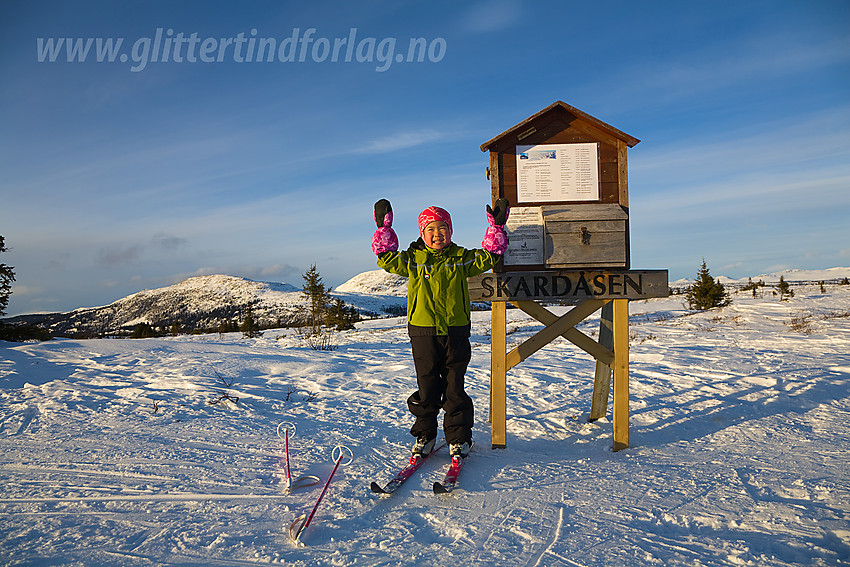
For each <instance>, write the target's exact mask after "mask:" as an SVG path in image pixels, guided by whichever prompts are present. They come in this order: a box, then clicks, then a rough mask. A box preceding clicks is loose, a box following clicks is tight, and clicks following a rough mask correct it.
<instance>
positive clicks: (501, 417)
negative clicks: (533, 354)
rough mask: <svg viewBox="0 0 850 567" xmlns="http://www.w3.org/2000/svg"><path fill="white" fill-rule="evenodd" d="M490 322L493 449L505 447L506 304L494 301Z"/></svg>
mask: <svg viewBox="0 0 850 567" xmlns="http://www.w3.org/2000/svg"><path fill="white" fill-rule="evenodd" d="M491 305H492V311H491V320H490V422H491V423H492V431H493V448H494V449H504V448H505V447H507V413H508V401H507V348H508V339H507V304H506V303H504V302H503V301H494V302H493V303H492V304H491Z"/></svg>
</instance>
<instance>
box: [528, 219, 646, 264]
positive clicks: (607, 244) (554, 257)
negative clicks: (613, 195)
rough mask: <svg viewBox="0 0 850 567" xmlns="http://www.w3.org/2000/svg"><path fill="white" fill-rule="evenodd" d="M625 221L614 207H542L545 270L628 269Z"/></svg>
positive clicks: (627, 236) (627, 240)
mask: <svg viewBox="0 0 850 567" xmlns="http://www.w3.org/2000/svg"><path fill="white" fill-rule="evenodd" d="M628 218H629V216H628V213H627V212H626V211H625V209H623V207H621V206H620V205H618V204H616V203H584V204H577V205H569V206H546V207H543V223H544V238H545V244H544V246H545V248H544V258H545V265H546V267H547V268H575V267H610V268H628V267H629V235H628Z"/></svg>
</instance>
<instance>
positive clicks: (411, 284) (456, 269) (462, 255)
mask: <svg viewBox="0 0 850 567" xmlns="http://www.w3.org/2000/svg"><path fill="white" fill-rule="evenodd" d="M499 258H500V256H498V255H496V254H493V253H492V252H488V251H486V250H480V249H471V250H467V249H466V248H463V247H461V246H458V245H457V244H454V243H452V244H450V245H449V246H448V248H445V249H444V250H440V251H437V250H432V249H430V248H425V249H424V250H420V249H419V248H417V247H415V246H412V245H411V247H410V248H408V249H407V250H405V251H403V252H384V253H383V254H381V255H380V256H378V267H380V268H383V269H384V270H386V271H388V272H390V273H393V274H398V275H400V276H405V277H406V278H408V283H407V321H408V323H410V324H411V325H413V326H416V327H433V328H434V330H435V334H437V335H448V334H449V327H463V326H467V325H469V324H470V317H469V313H470V311H471V307H470V304H469V287H468V285H467V282H466V278H468V277H469V276H476V275H478V274H482V273H484V272H486V271H487V270H489V269H491V268H492V267H493V266H494V265H495V263H496V262H497V261H498V259H499Z"/></svg>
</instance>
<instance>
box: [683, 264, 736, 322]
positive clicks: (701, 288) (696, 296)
mask: <svg viewBox="0 0 850 567" xmlns="http://www.w3.org/2000/svg"><path fill="white" fill-rule="evenodd" d="M685 299H686V301H687V304H688V308H689V309H697V310H699V311H704V310H706V309H711V308H712V307H724V306H726V305H729V303H731V300H730V299H729V294H728V293H727V292H726V288H724V287H723V284H722V283H720V282H719V281H715V279H714V278H713V277H711V274H710V273H709V270H708V266H706V264H705V258H703V260H702V266H701V267H700V269H699V271H698V272H697V279H696V281H695V282H694V284H693V285H692V286H688V289H687V291H686V292H685Z"/></svg>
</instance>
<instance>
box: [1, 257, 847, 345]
mask: <svg viewBox="0 0 850 567" xmlns="http://www.w3.org/2000/svg"><path fill="white" fill-rule="evenodd" d="M780 276H784V277H785V279H786V280H787V281H789V282H802V281H827V282H835V281H840V280H842V279H843V278H845V277H850V268H829V269H826V270H785V271H782V272H775V273H772V274H764V275H760V276H753V278H752V279H753V281H755V282H758V281H764V282H765V283H766V284H773V283H776V282H777V281H779V277H780ZM718 279H719V280H720V281H721V282H723V283H724V284H730V285H733V286H734V285H736V284H741V285H743V284H746V283H747V278H742V279H738V280H733V279H730V278H726V277H725V276H719V277H718ZM690 283H691V280H687V279H681V280H677V281H675V282H670V285H671V286H673V287H682V286H686V285H689V284H690ZM331 295H333V296H335V297H339V298H340V299H342V300H343V301H345V303H347V304H348V305H352V306H354V307H355V308H357V310H358V311H359V312H360V313H361V315H363V316H364V317H385V316H388V315H389V316H401V315H404V314H405V307H406V305H407V279H406V278H403V277H401V276H397V275H394V274H389V273H387V272H384V271H383V270H372V271H368V272H363V273H361V274H358V275H356V276H354V277H353V278H351V279H350V280H348V281H347V282H345V283H343V284H341V285H340V286H339V287H337V288H336V289H334V290H332V292H331ZM248 306H251V309H252V312H253V317H254V320H255V322H256V323H257V324H258V325H261V326H266V327H271V326H283V327H291V326H297V325H299V324H302V323H303V321H304V314H305V309H306V306H307V301H306V299H305V297H304V295H303V294H302V292H301V288H298V287H295V286H293V285H290V284H286V283H270V282H257V281H253V280H249V279H245V278H240V277H235V276H226V275H212V276H197V277H193V278H189V279H187V280H184V281H182V282H180V283H177V284H174V285H171V286H167V287H162V288H158V289H147V290H143V291H140V292H137V293H134V294H132V295H128V296H127V297H124V298H122V299H119V300H117V301H115V302H114V303H110V304H109V305H105V306H102V307H87V308H81V309H75V310H74V311H70V312H68V313H46V314H34V315H19V316H17V317H11V318H8V319H4V320H3V321H4V322H6V323H11V324H18V323H30V324H37V325H42V326H45V327H47V328H48V329H49V330H50V332H51V333H52V334H53V335H54V336H64V337H75V338H80V337H98V336H126V335H129V334H130V333H132V331H133V329H134V328H135V326H136V325H138V324H140V323H147V324H149V325H152V326H157V327H166V328H168V327H171V325H172V324H173V323H174V322H175V321H176V322H177V323H178V324H179V325H180V326H181V328H184V329H203V330H208V331H209V330H213V329H217V328H218V327H219V325H220V324H221V323H222V322H225V321H227V322H235V323H237V324H238V323H239V322H241V321H242V320H243V319H244V316H245V312H246V309H247V308H248Z"/></svg>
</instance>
